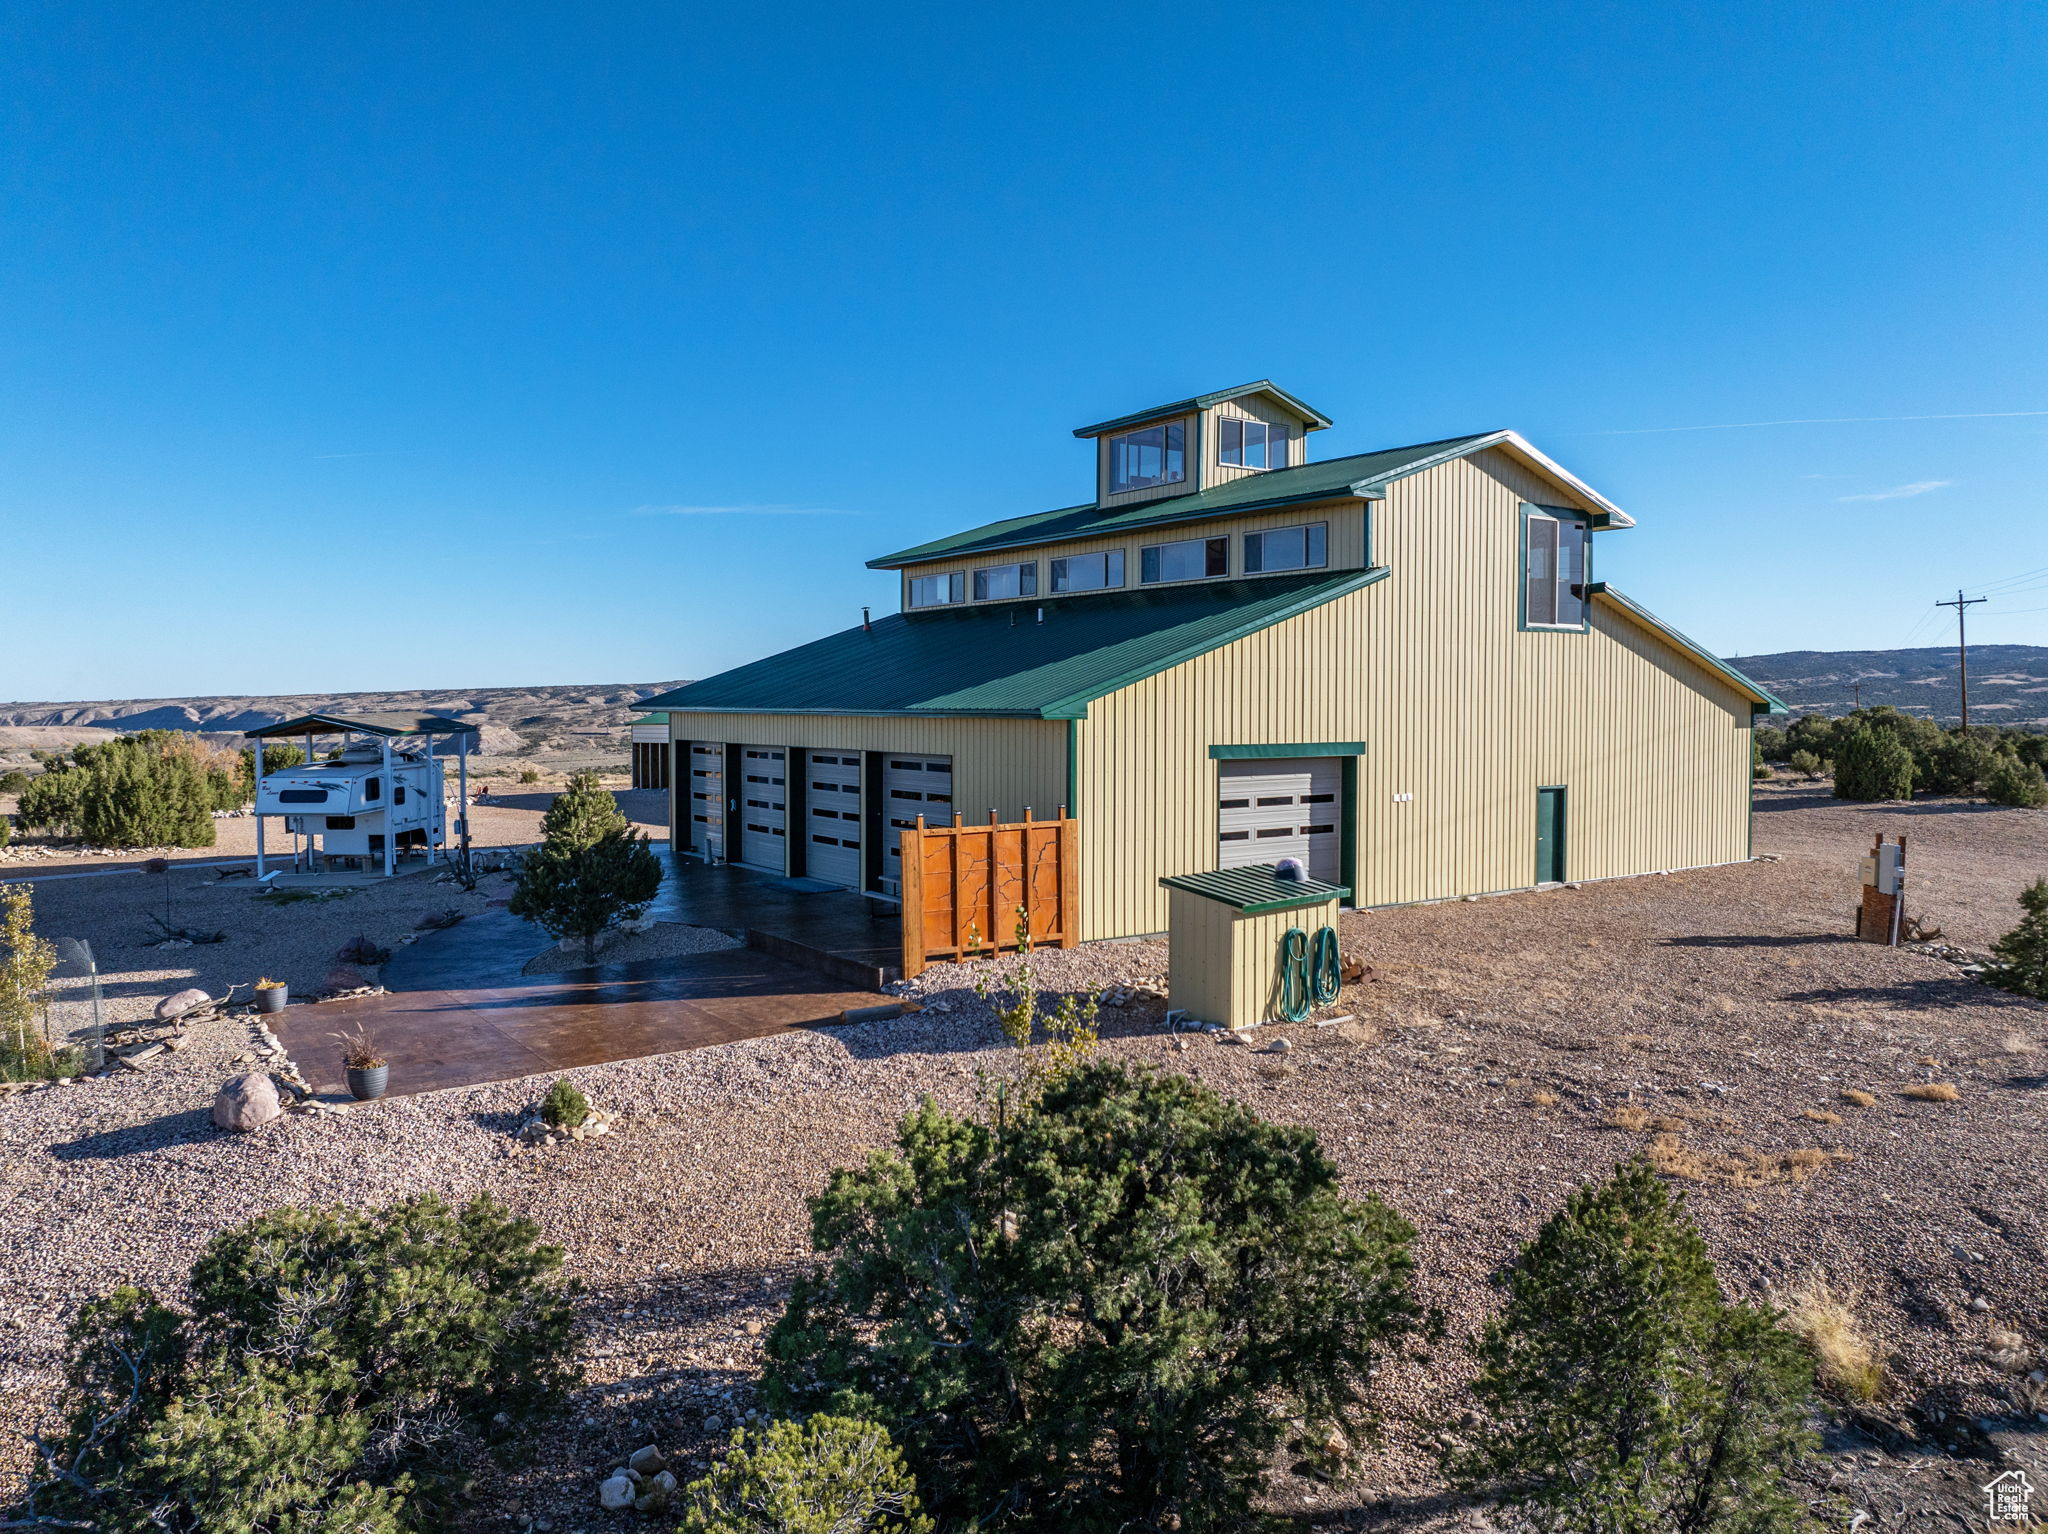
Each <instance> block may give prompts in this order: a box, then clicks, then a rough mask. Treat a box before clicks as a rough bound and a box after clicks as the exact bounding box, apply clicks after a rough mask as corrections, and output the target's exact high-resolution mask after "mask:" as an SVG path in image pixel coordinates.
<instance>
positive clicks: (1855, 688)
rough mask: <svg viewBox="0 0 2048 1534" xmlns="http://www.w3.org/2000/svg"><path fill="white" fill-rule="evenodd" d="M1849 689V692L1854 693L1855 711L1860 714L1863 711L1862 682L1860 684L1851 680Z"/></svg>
mask: <svg viewBox="0 0 2048 1534" xmlns="http://www.w3.org/2000/svg"><path fill="white" fill-rule="evenodd" d="M1849 690H1850V691H1851V692H1853V693H1855V695H1856V712H1857V713H1859V714H1860V713H1862V712H1863V684H1862V683H1861V682H1851V683H1850V684H1849Z"/></svg>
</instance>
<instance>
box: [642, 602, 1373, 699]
mask: <svg viewBox="0 0 2048 1534" xmlns="http://www.w3.org/2000/svg"><path fill="white" fill-rule="evenodd" d="M1386 573H1387V572H1386V571H1385V570H1384V569H1376V570H1348V571H1344V572H1341V573H1338V574H1335V575H1332V574H1329V573H1327V572H1317V573H1315V574H1312V575H1297V576H1274V577H1266V578H1264V579H1259V580H1250V581H1206V582H1202V583H1200V584H1191V585H1186V586H1169V587H1165V588H1163V589H1160V590H1155V591H1117V592H1107V593H1104V594H1101V595H1098V596H1079V597H1061V598H1060V599H1059V600H1057V601H1054V602H1048V603H1045V604H1044V605H1043V606H1040V605H1039V604H1037V603H1035V602H1029V601H1025V602H1002V603H989V604H986V605H982V606H976V607H956V608H938V609H927V610H925V611H921V612H909V613H892V614H890V615H889V616H887V617H883V618H877V619H876V620H875V622H874V624H873V626H872V627H871V628H851V629H847V630H845V631H843V632H841V633H837V634H832V635H829V636H827V637H826V638H824V639H817V640H813V641H812V642H811V643H809V644H806V645H798V646H797V647H796V648H795V649H793V650H785V651H783V652H782V653H781V654H779V655H770V656H767V657H766V658H764V659H762V660H757V661H753V662H750V663H749V664H747V665H744V666H738V667H735V668H734V669H733V670H731V671H726V672H721V673H720V674H719V675H717V676H712V677H706V678H705V679H704V680H703V681H701V682H692V683H690V684H689V685H688V686H685V687H678V688H676V689H675V690H674V691H672V692H665V693H661V694H659V695H658V696H656V697H652V698H649V699H647V700H646V706H648V707H652V708H660V709H666V710H668V711H670V712H671V713H681V712H688V713H733V714H983V715H999V716H1009V717H1023V718H1039V719H1082V718H1086V717H1087V713H1088V704H1089V703H1090V702H1092V701H1093V700H1094V699H1096V698H1100V697H1104V696H1107V695H1108V694H1109V693H1112V692H1116V691H1118V690H1119V689H1121V688H1124V687H1128V686H1130V685H1131V683H1133V682H1136V681H1139V680H1141V679H1142V678H1144V677H1148V676H1151V675H1153V674H1154V673H1155V672H1159V671H1164V670H1165V669H1166V668H1167V667H1169V666H1177V665H1179V664H1180V663H1181V662H1182V661H1186V660H1192V659H1193V658H1194V657H1196V656H1198V655H1202V654H1205V653H1206V652H1208V651H1210V650H1214V649H1217V648H1218V647H1220V646H1222V645H1226V644H1229V643H1230V642H1232V641H1233V640H1236V639H1242V638H1243V637H1244V636H1245V635H1247V634H1253V633H1256V632H1258V631H1259V630H1260V629H1263V628H1267V627H1270V626H1271V625H1272V624H1275V623H1279V622H1281V621H1283V620H1285V619H1287V618H1291V617H1294V616H1295V615H1296V614H1298V613H1304V612H1307V611H1309V610H1310V609H1311V608H1316V607H1320V606H1322V605H1323V604H1324V603H1325V602H1330V601H1334V600H1335V599H1336V598H1338V597H1341V596H1343V595H1345V594H1346V593H1348V592H1353V591H1357V590H1359V589H1361V588H1362V587H1365V586H1369V585H1371V584H1372V583H1373V582H1374V581H1377V580H1379V579H1381V578H1383V577H1384V576H1385V575H1386ZM1041 613H1042V614H1043V621H1040V614H1041Z"/></svg>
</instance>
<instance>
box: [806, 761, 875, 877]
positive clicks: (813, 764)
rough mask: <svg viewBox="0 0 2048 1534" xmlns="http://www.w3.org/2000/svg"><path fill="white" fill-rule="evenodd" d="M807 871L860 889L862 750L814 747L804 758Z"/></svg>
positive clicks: (812, 874) (814, 875)
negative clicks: (822, 749)
mask: <svg viewBox="0 0 2048 1534" xmlns="http://www.w3.org/2000/svg"><path fill="white" fill-rule="evenodd" d="M804 803H805V806H806V808H807V811H808V813H806V814H805V816H804V837H805V842H804V859H805V862H804V872H805V873H806V874H808V875H809V876H810V877H811V878H813V879H822V880H824V881H825V883H827V884H838V885H843V886H844V887H845V888H847V889H855V890H857V889H859V888H860V876H861V861H860V819H861V816H860V753H859V752H858V751H813V752H811V753H809V755H808V756H807V757H806V758H805V761H804Z"/></svg>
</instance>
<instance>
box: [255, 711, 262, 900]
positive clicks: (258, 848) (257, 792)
mask: <svg viewBox="0 0 2048 1534" xmlns="http://www.w3.org/2000/svg"><path fill="white" fill-rule="evenodd" d="M255 795H256V805H255V809H256V877H257V878H259V879H260V878H262V877H263V737H262V736H261V735H259V736H257V737H256V788H255Z"/></svg>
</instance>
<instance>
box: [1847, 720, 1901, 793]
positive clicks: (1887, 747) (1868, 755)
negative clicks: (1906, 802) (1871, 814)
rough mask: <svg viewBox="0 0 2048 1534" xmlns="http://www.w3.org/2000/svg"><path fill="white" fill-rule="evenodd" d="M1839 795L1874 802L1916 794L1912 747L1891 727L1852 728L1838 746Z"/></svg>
mask: <svg viewBox="0 0 2048 1534" xmlns="http://www.w3.org/2000/svg"><path fill="white" fill-rule="evenodd" d="M1835 797H1836V798H1837V799H1857V800H1864V801H1871V802H1875V801H1879V800H1886V799H1910V798H1912V797H1913V752H1912V750H1911V749H1910V748H1909V747H1908V746H1907V745H1906V744H1905V742H1903V741H1902V740H1900V739H1899V737H1898V735H1897V734H1896V733H1895V732H1893V731H1891V730H1876V729H1870V728H1867V727H1866V728H1859V729H1855V730H1851V731H1850V732H1849V733H1848V734H1847V735H1846V736H1844V737H1843V738H1842V742H1841V744H1840V745H1838V746H1837V747H1836V748H1835Z"/></svg>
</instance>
